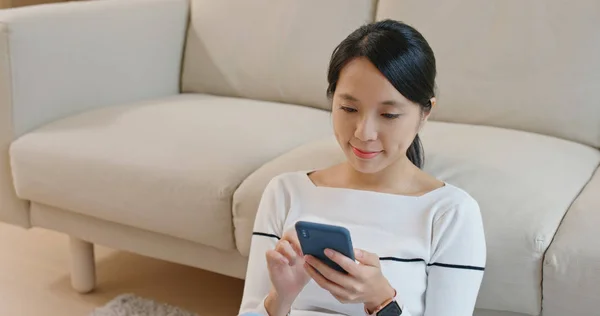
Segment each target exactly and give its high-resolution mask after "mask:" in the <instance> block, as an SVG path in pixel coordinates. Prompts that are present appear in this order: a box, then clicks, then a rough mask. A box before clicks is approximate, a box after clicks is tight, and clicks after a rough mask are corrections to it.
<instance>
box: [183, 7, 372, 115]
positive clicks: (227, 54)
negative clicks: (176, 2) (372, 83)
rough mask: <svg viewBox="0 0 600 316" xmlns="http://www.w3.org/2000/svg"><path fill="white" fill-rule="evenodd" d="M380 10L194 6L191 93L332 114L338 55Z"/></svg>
mask: <svg viewBox="0 0 600 316" xmlns="http://www.w3.org/2000/svg"><path fill="white" fill-rule="evenodd" d="M374 8H375V1H374V0H327V1H303V0H289V1H276V0H253V1H236V0H219V1H214V0H192V1H191V16H190V27H189V32H188V38H187V43H186V49H185V59H184V65H183V77H182V87H183V91H184V92H199V93H210V94H217V95H224V96H230V97H243V98H250V99H257V100H267V101H276V102H285V103H292V104H302V105H306V106H313V107H318V108H322V109H328V108H329V102H328V101H327V98H326V95H325V88H326V87H327V66H328V64H329V59H330V57H331V54H332V53H333V50H334V48H335V47H336V46H337V45H338V44H339V43H340V42H341V41H342V40H343V39H344V38H346V36H348V35H349V34H350V33H351V32H352V31H354V29H356V28H358V27H359V26H361V25H362V24H364V23H367V22H371V21H372V20H373V16H374Z"/></svg>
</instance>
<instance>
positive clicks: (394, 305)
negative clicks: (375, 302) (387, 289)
mask: <svg viewBox="0 0 600 316" xmlns="http://www.w3.org/2000/svg"><path fill="white" fill-rule="evenodd" d="M396 294H397V292H396V289H394V297H392V298H391V299H389V300H387V301H385V302H383V304H381V305H379V306H378V307H377V308H376V309H375V310H374V311H373V312H369V311H368V310H367V308H366V307H365V313H366V314H367V315H368V316H400V315H402V308H401V307H400V305H399V304H398V301H396Z"/></svg>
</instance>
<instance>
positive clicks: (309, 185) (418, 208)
mask: <svg viewBox="0 0 600 316" xmlns="http://www.w3.org/2000/svg"><path fill="white" fill-rule="evenodd" d="M299 220H304V221H313V222H320V223H326V224H333V225H339V226H344V227H346V228H347V229H348V230H349V231H350V234H351V237H352V243H353V246H354V247H355V248H359V249H364V250H366V251H369V252H372V253H376V254H377V255H378V256H379V257H380V259H381V266H382V272H383V274H384V275H385V277H386V278H387V279H388V281H389V282H390V284H391V285H392V286H393V287H394V288H395V289H396V291H397V301H398V303H399V304H400V306H404V310H403V313H402V315H403V316H420V315H424V316H467V315H472V314H473V310H474V308H475V301H476V299H477V293H478V292H479V287H480V285H481V280H482V277H483V268H484V266H485V262H486V246H485V236H484V231H483V224H482V220H481V214H480V211H479V206H478V204H477V202H476V201H475V200H474V199H473V198H472V197H471V196H469V194H467V193H466V192H464V191H463V190H461V189H459V188H457V187H455V186H453V185H450V184H448V183H446V185H445V186H443V187H441V188H439V189H436V190H434V191H431V192H429V193H427V194H425V195H422V196H419V197H415V196H402V195H396V194H388V193H380V192H374V191H362V190H355V189H346V188H331V187H319V186H316V185H315V184H314V183H313V182H312V180H311V179H310V178H309V177H308V175H307V173H306V172H293V173H286V174H282V175H280V176H277V177H275V178H274V179H273V180H271V182H270V183H269V184H268V186H267V188H266V189H265V191H264V194H263V196H262V199H261V202H260V206H259V209H258V214H257V217H256V221H255V224H254V234H253V237H252V245H251V248H250V258H249V259H250V260H249V263H248V273H247V276H246V283H245V287H244V296H243V299H242V305H241V309H240V314H241V313H246V312H257V313H260V314H263V315H268V314H267V312H266V310H265V308H264V299H265V298H266V296H267V294H268V293H269V289H270V287H271V283H270V280H269V275H268V270H267V263H266V258H265V253H266V251H267V250H268V249H273V248H274V247H275V244H276V243H277V241H278V239H279V237H280V236H282V235H283V232H284V231H287V230H289V229H294V224H295V223H296V222H297V221H299ZM291 315H292V316H309V315H310V316H315V315H361V316H364V315H365V312H364V307H363V305H362V304H342V303H340V302H338V301H337V300H336V299H335V298H334V297H333V296H332V295H331V294H330V293H329V292H327V291H326V290H323V289H321V288H320V287H319V286H318V285H317V284H316V283H315V282H314V281H310V283H309V284H308V285H307V286H306V287H305V288H304V290H303V291H302V292H301V293H300V295H299V296H298V298H297V299H296V301H295V302H294V304H293V306H292V311H291Z"/></svg>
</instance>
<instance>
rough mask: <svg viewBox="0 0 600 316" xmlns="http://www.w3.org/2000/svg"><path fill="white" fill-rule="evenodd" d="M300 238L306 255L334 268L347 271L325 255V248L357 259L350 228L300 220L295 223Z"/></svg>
mask: <svg viewBox="0 0 600 316" xmlns="http://www.w3.org/2000/svg"><path fill="white" fill-rule="evenodd" d="M295 227H296V233H297V234H298V240H299V241H300V246H301V247H302V252H303V253H304V254H305V255H311V256H313V257H315V258H317V259H319V260H321V261H322V262H323V263H325V264H327V265H328V266H329V267H331V268H332V269H335V270H337V271H339V272H342V273H346V271H345V270H344V269H342V267H340V266H339V265H338V264H337V263H335V262H333V261H331V260H330V259H329V258H327V256H325V253H324V251H325V249H332V250H335V251H337V252H339V253H341V254H343V255H344V256H346V257H348V258H350V259H352V260H355V258H354V248H353V247H352V239H351V238H350V232H349V231H348V229H346V228H344V227H341V226H335V225H328V224H320V223H313V222H306V221H299V222H297V223H296V225H295Z"/></svg>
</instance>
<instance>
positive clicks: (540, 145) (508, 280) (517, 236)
mask: <svg viewBox="0 0 600 316" xmlns="http://www.w3.org/2000/svg"><path fill="white" fill-rule="evenodd" d="M421 137H422V140H423V146H424V148H425V153H426V155H425V159H426V160H425V170H426V171H428V172H429V173H431V174H433V175H435V176H436V177H438V178H439V179H442V180H444V181H446V182H448V183H451V184H454V185H456V186H458V187H461V188H463V189H464V190H466V191H467V192H469V193H470V194H471V195H472V196H473V197H474V198H475V199H476V200H477V201H478V202H479V205H480V207H481V211H482V215H483V220H484V226H485V231H486V241H487V247H488V260H487V269H486V272H485V277H484V281H483V284H482V288H481V292H480V297H479V300H478V304H477V307H478V308H484V309H491V310H503V311H511V312H517V313H524V314H528V315H538V314H539V312H540V307H541V305H540V304H541V295H542V292H541V286H540V285H541V283H542V280H541V277H542V258H543V256H544V253H545V251H546V249H547V248H548V246H549V245H550V242H551V241H552V238H553V236H554V234H555V232H556V230H557V228H558V226H559V224H560V222H561V219H562V218H563V216H564V215H565V212H566V211H567V209H568V208H569V206H570V205H571V203H572V202H573V200H574V199H575V198H576V197H577V195H578V193H579V192H580V191H581V189H582V188H583V187H584V186H585V184H586V182H587V181H588V180H589V179H590V177H591V175H592V173H593V171H594V169H595V168H596V166H598V163H599V162H600V152H599V151H598V150H596V149H593V148H591V147H586V146H584V145H580V144H577V143H573V142H569V141H565V140H560V139H557V138H551V137H547V136H542V135H538V134H533V133H527V132H521V131H514V130H506V129H500V128H493V127H484V126H475V125H463V124H454V123H442V122H429V123H427V125H426V127H425V128H424V130H423V131H422V133H421ZM344 159H345V158H344V155H343V154H342V153H341V152H340V150H339V149H338V145H337V143H336V142H335V140H334V139H324V140H320V141H317V142H313V143H310V144H307V145H305V146H302V147H299V148H297V149H295V150H293V151H291V152H289V153H287V154H286V155H283V156H281V157H280V158H278V159H275V160H274V161H272V162H270V163H268V164H266V165H264V166H263V167H261V168H260V169H259V170H257V171H256V172H254V173H253V174H252V175H251V176H249V177H248V179H246V180H245V181H244V182H243V183H242V185H241V186H240V187H239V189H238V190H237V191H236V193H235V194H234V210H233V211H234V223H235V234H236V239H237V242H238V248H239V249H240V251H241V252H242V254H244V255H248V252H249V246H250V244H249V238H250V235H251V233H252V225H251V223H252V222H253V220H254V216H255V213H256V208H257V205H258V202H259V200H260V195H261V193H262V191H261V190H262V189H263V188H264V187H265V185H266V183H267V182H268V181H269V180H270V179H271V178H272V177H273V176H274V175H276V174H279V173H281V172H287V171H297V170H312V169H318V168H324V167H326V166H329V165H331V164H334V163H337V162H340V161H343V160H344Z"/></svg>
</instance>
